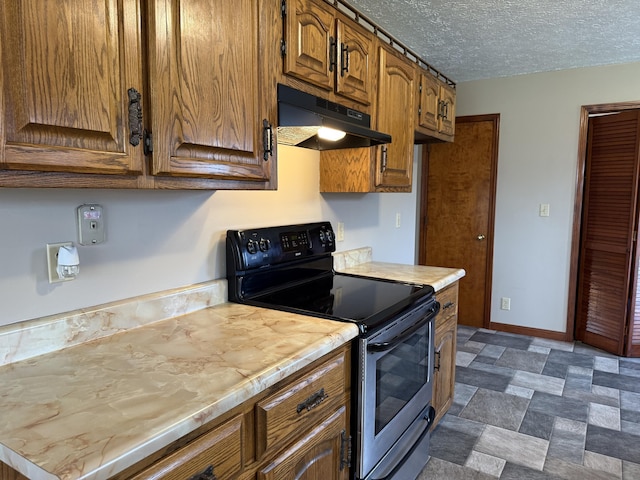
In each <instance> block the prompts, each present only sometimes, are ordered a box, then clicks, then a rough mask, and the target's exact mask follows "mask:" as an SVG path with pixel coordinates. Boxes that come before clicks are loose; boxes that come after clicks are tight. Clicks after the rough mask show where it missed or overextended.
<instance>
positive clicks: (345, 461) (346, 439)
mask: <svg viewBox="0 0 640 480" xmlns="http://www.w3.org/2000/svg"><path fill="white" fill-rule="evenodd" d="M345 454H346V456H345ZM345 467H347V468H350V467H351V435H347V431H346V430H342V432H340V471H342V470H344V468H345Z"/></svg>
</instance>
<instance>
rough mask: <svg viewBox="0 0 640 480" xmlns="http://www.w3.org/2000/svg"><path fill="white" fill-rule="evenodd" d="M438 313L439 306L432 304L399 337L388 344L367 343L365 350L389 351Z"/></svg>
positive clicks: (436, 303)
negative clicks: (424, 313) (423, 314)
mask: <svg viewBox="0 0 640 480" xmlns="http://www.w3.org/2000/svg"><path fill="white" fill-rule="evenodd" d="M439 311H440V304H439V303H438V302H434V303H433V305H432V306H431V308H429V310H428V311H427V312H426V315H425V316H423V317H422V318H421V319H420V320H418V321H417V322H416V323H414V324H413V325H411V326H410V327H409V328H407V329H406V330H405V331H403V332H402V333H401V334H400V335H398V336H397V337H393V338H392V339H391V340H390V341H388V342H379V343H369V344H367V350H368V351H370V352H384V351H386V350H391V349H392V348H393V347H395V346H396V345H398V344H399V343H401V342H404V341H405V340H406V339H407V338H409V337H410V336H411V335H413V334H414V333H416V332H417V331H418V330H420V329H421V328H422V327H424V326H425V325H426V324H427V323H429V322H430V321H431V319H432V318H433V317H435V316H436V315H437V314H438V312H439Z"/></svg>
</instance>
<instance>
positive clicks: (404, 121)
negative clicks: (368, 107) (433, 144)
mask: <svg viewBox="0 0 640 480" xmlns="http://www.w3.org/2000/svg"><path fill="white" fill-rule="evenodd" d="M414 72H415V70H414V67H413V65H412V64H410V63H409V61H408V60H405V59H402V58H400V57H399V56H397V55H395V54H394V53H393V52H390V51H388V50H387V49H386V48H384V47H380V70H379V77H378V111H377V113H376V119H377V129H378V130H379V131H381V132H385V133H389V134H390V135H391V138H392V143H390V144H389V145H383V146H381V147H377V149H378V153H377V160H376V187H406V190H407V191H410V190H411V173H412V169H413V131H414V127H415V121H414V118H415V117H414V116H413V115H412V114H411V112H415V79H414Z"/></svg>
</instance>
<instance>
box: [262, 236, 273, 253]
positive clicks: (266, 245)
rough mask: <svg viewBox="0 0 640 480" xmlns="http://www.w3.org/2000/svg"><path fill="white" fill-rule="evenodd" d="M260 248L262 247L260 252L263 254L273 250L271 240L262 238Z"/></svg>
mask: <svg viewBox="0 0 640 480" xmlns="http://www.w3.org/2000/svg"><path fill="white" fill-rule="evenodd" d="M259 246H260V251H261V252H266V251H267V250H269V249H270V248H271V240H269V239H267V238H261V239H260V243H259Z"/></svg>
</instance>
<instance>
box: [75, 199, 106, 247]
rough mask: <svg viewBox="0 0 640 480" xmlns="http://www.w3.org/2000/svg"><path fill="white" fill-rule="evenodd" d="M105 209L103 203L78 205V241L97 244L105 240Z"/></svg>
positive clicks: (84, 243)
mask: <svg viewBox="0 0 640 480" xmlns="http://www.w3.org/2000/svg"><path fill="white" fill-rule="evenodd" d="M104 230H105V229H104V211H103V209H102V206H101V205H95V204H87V205H80V206H79V207H78V243H80V245H97V244H99V243H102V242H104Z"/></svg>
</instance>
